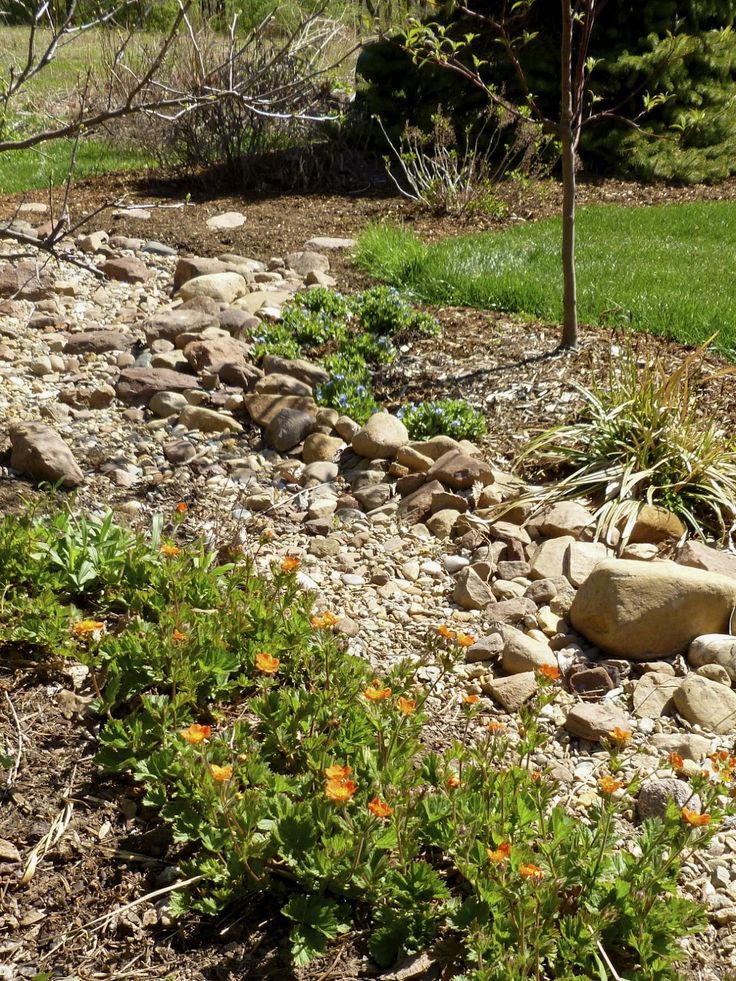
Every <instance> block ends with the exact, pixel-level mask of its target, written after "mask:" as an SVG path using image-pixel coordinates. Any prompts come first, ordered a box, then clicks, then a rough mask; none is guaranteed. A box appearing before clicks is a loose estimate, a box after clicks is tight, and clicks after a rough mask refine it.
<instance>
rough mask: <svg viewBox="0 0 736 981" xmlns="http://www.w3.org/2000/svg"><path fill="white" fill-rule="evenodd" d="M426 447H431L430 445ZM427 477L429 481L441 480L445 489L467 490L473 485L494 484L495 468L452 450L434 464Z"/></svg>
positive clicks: (427, 444)
mask: <svg viewBox="0 0 736 981" xmlns="http://www.w3.org/2000/svg"><path fill="white" fill-rule="evenodd" d="M424 445H425V447H426V446H429V443H426V444H424ZM427 477H428V479H429V480H439V481H440V483H442V484H444V485H445V487H451V488H452V489H453V490H467V489H468V488H469V487H472V486H473V484H477V483H479V484H483V485H485V484H490V483H492V482H493V468H492V467H491V465H490V464H488V463H484V462H483V460H478V459H477V458H476V457H472V456H468V455H467V453H463V452H462V451H460V450H450V451H449V452H448V453H444V454H443V455H442V456H441V457H439V459H438V460H436V461H435V462H434V463H433V464H432V466H431V467H430V468H429V470H428V471H427Z"/></svg>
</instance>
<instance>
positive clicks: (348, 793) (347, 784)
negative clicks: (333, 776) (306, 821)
mask: <svg viewBox="0 0 736 981" xmlns="http://www.w3.org/2000/svg"><path fill="white" fill-rule="evenodd" d="M357 789H358V787H357V784H355V783H353V781H352V780H327V781H326V782H325V794H326V795H327V797H329V798H330V800H331V801H334V803H335V804H346V803H347V802H348V801H349V800H350V799H351V798H352V797H353V795H354V794H355V791H356V790H357Z"/></svg>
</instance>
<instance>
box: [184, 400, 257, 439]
mask: <svg viewBox="0 0 736 981" xmlns="http://www.w3.org/2000/svg"><path fill="white" fill-rule="evenodd" d="M179 425H181V426H185V427H186V428H187V429H198V430H199V431H200V432H202V433H222V432H231V433H241V432H242V431H243V427H242V426H241V425H240V423H239V422H237V420H235V419H233V417H232V416H228V415H225V414H224V413H223V412H216V411H215V410H214V409H205V408H204V407H203V406H201V405H188V406H187V407H186V408H185V409H183V410H182V413H181V415H180V416H179Z"/></svg>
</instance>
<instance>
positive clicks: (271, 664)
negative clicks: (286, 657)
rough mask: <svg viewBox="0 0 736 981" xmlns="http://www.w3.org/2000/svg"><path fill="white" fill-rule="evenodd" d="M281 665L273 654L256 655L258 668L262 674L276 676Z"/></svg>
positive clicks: (265, 652)
mask: <svg viewBox="0 0 736 981" xmlns="http://www.w3.org/2000/svg"><path fill="white" fill-rule="evenodd" d="M280 664H281V661H280V660H279V659H278V658H277V657H274V656H273V654H269V653H268V651H259V652H258V653H257V654H256V667H257V668H258V670H259V671H260V672H261V674H270V675H274V674H276V672H277V671H278V669H279V665H280Z"/></svg>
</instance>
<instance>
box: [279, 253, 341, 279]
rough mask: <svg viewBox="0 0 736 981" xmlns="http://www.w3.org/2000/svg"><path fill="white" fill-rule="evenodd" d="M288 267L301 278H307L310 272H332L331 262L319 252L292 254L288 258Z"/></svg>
mask: <svg viewBox="0 0 736 981" xmlns="http://www.w3.org/2000/svg"><path fill="white" fill-rule="evenodd" d="M286 267H287V269H292V270H293V271H294V272H295V273H298V274H299V275H300V276H306V275H307V274H308V273H310V272H323V273H326V272H329V271H330V260H329V259H328V258H327V256H325V255H322V254H321V253H319V252H312V251H309V250H307V251H304V252H290V253H289V254H288V255H287V256H286Z"/></svg>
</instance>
